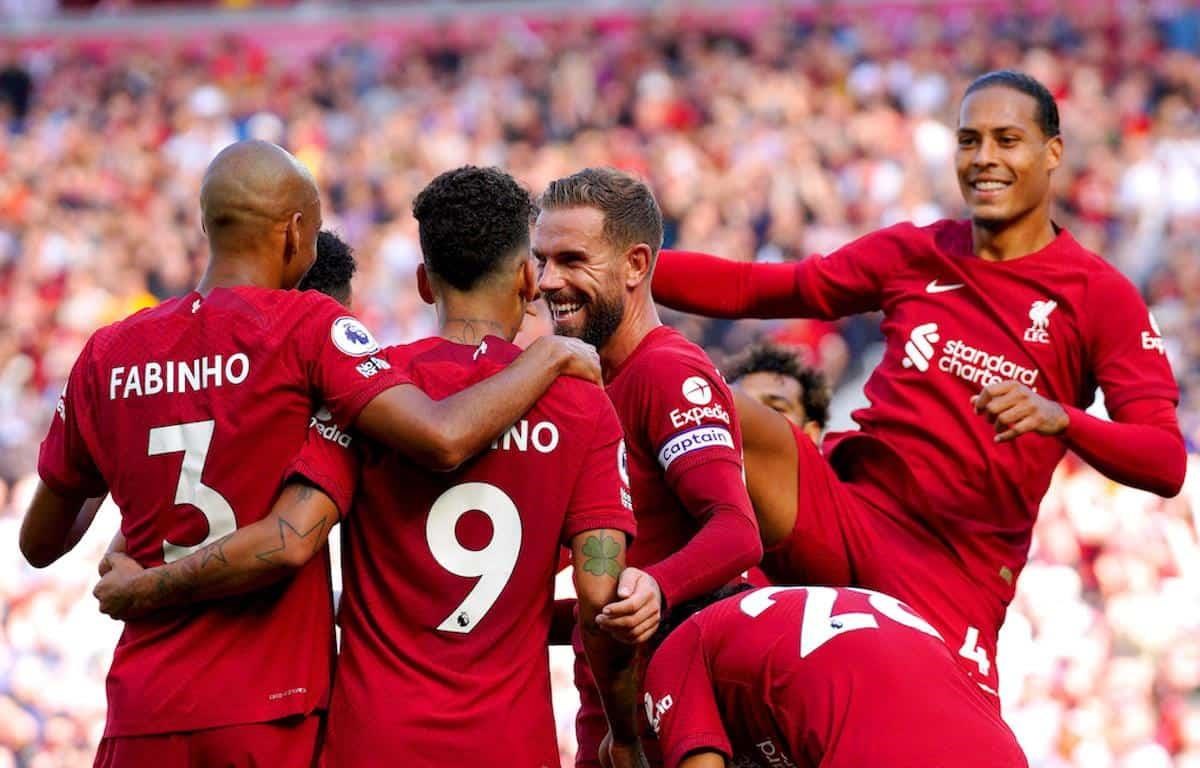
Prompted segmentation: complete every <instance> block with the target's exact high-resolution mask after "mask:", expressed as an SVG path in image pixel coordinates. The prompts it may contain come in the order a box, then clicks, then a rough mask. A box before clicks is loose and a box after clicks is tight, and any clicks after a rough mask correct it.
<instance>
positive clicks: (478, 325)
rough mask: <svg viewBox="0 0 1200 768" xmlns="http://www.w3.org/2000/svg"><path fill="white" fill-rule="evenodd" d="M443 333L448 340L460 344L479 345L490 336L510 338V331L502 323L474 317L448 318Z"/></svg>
mask: <svg viewBox="0 0 1200 768" xmlns="http://www.w3.org/2000/svg"><path fill="white" fill-rule="evenodd" d="M442 332H443V335H444V336H445V337H446V338H447V339H449V340H450V341H456V342H458V343H459V344H478V343H479V342H481V341H483V337H484V336H487V335H488V334H491V335H493V336H499V337H500V338H502V339H506V338H508V329H507V328H505V327H504V325H503V324H502V323H498V322H496V321H495V320H484V319H480V318H474V317H450V318H446V323H445V325H444V327H443V331H442Z"/></svg>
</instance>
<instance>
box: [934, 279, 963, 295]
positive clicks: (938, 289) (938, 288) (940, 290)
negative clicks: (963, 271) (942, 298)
mask: <svg viewBox="0 0 1200 768" xmlns="http://www.w3.org/2000/svg"><path fill="white" fill-rule="evenodd" d="M962 287H963V284H962V283H951V284H950V285H938V281H937V280H930V281H929V285H927V286H925V292H926V293H945V292H946V291H957V290H958V289H959V288H962Z"/></svg>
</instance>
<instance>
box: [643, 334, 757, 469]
mask: <svg viewBox="0 0 1200 768" xmlns="http://www.w3.org/2000/svg"><path fill="white" fill-rule="evenodd" d="M705 362H706V363H707V361H705ZM640 381H641V382H642V386H643V388H644V389H643V392H642V393H641V395H642V402H644V403H645V408H644V410H643V412H642V413H643V418H644V419H645V420H646V421H645V425H644V427H645V429H644V433H645V435H646V436H647V437H648V438H649V440H650V447H651V448H652V449H653V451H654V454H655V456H656V457H657V459H658V464H659V466H660V467H661V468H662V470H663V473H664V475H665V476H666V478H667V480H668V482H670V481H671V480H672V478H674V477H678V476H679V475H680V474H682V473H683V472H685V471H686V470H688V469H690V468H691V467H694V466H698V465H700V464H706V463H708V462H710V461H732V462H734V463H735V464H737V465H738V466H739V467H740V466H741V463H742V455H741V445H739V443H738V440H737V439H736V437H735V435H736V432H735V428H734V424H733V420H734V418H735V415H734V409H733V395H732V394H730V392H729V387H728V386H727V385H726V384H725V380H724V379H723V378H722V377H721V374H720V373H718V372H717V369H716V368H714V367H712V365H711V364H703V363H701V362H699V361H694V360H690V359H687V358H684V359H682V360H681V359H680V358H679V357H678V356H670V357H667V356H665V355H664V356H663V359H662V364H661V365H658V366H657V367H656V368H655V370H654V371H653V373H652V374H649V375H645V376H642V377H641V378H640Z"/></svg>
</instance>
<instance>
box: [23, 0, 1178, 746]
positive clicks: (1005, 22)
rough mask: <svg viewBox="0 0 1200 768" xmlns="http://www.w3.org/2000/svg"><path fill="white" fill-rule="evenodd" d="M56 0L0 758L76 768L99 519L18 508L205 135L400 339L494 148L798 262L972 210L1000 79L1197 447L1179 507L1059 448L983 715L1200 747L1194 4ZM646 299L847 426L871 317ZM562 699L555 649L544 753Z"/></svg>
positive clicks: (533, 173) (35, 2)
mask: <svg viewBox="0 0 1200 768" xmlns="http://www.w3.org/2000/svg"><path fill="white" fill-rule="evenodd" d="M63 5H65V6H67V9H63V8H59V7H57V5H56V3H55V1H54V0H0V768H6V767H7V766H13V765H16V766H31V767H32V766H36V767H37V768H50V767H51V766H85V765H90V764H91V754H92V750H93V749H94V745H95V743H96V742H97V740H98V738H99V734H100V732H101V730H102V726H103V718H104V689H103V676H104V671H105V669H106V668H107V664H108V657H109V655H110V653H111V649H112V647H113V644H114V642H115V639H116V635H117V633H118V631H119V625H118V624H117V623H115V622H112V621H110V620H108V619H107V618H105V617H102V616H101V615H100V614H99V613H98V612H97V610H96V605H95V602H94V600H93V599H92V598H91V596H90V590H91V587H92V585H93V584H94V581H95V577H94V568H95V563H96V562H97V560H98V558H99V552H100V551H101V550H102V548H103V546H104V544H105V542H106V541H107V538H108V536H109V535H110V533H111V532H112V530H113V529H114V527H115V525H116V521H115V518H114V516H113V515H114V513H113V511H112V510H111V509H106V510H104V511H103V512H102V513H101V516H100V518H99V519H98V522H97V524H96V526H95V527H94V529H93V531H92V532H91V533H90V534H89V535H88V536H87V537H86V538H85V540H84V541H83V543H82V544H81V545H80V546H79V548H77V550H76V551H75V552H73V553H71V555H69V556H68V557H67V558H66V559H65V560H64V561H62V562H60V563H58V564H56V565H55V566H53V567H51V568H49V569H47V570H45V571H34V570H32V569H31V568H29V567H28V566H26V565H25V564H24V561H23V560H22V558H21V557H20V555H19V553H18V551H17V546H16V542H17V529H18V527H19V525H20V514H21V511H22V510H23V509H24V507H25V504H26V500H27V498H28V494H29V493H30V492H31V489H32V482H31V481H32V478H33V475H32V471H33V467H34V463H35V459H36V451H37V444H38V441H39V440H40V438H41V436H42V434H43V432H44V429H45V426H46V424H47V422H48V419H49V416H50V414H51V412H52V410H53V404H54V402H55V399H56V398H57V396H58V393H59V390H60V389H61V387H62V383H63V380H64V378H65V376H66V373H67V371H68V369H69V366H70V365H71V363H72V361H73V360H74V358H75V356H76V354H77V353H78V351H79V349H80V348H81V346H82V344H83V342H84V340H85V339H86V337H87V335H88V334H89V333H90V332H91V331H92V330H93V329H95V328H96V327H97V326H99V325H101V324H104V323H107V322H110V321H112V320H115V319H117V318H120V317H122V316H124V315H126V314H127V313H129V312H132V311H134V310H136V309H139V308H141V307H145V306H148V305H151V304H153V303H155V302H156V301H158V300H161V299H163V298H165V297H167V296H170V295H173V294H176V293H180V292H184V291H186V290H187V289H189V288H190V287H191V286H192V285H193V284H194V282H195V281H196V279H197V276H198V274H199V269H200V268H201V266H202V264H203V262H204V259H205V243H204V240H203V238H202V235H201V232H200V226H199V222H198V215H197V214H198V205H197V190H198V182H199V178H200V175H201V173H202V172H203V169H204V167H205V165H206V164H207V162H208V160H209V159H210V158H211V157H212V156H213V155H214V154H215V152H216V151H217V150H218V149H220V148H221V147H222V146H224V145H225V144H227V143H229V142H230V141H233V140H235V139H238V138H242V137H247V136H257V137H262V138H268V139H271V140H273V141H277V142H279V143H281V144H283V145H285V146H286V147H288V148H289V149H290V150H291V151H293V152H294V153H296V154H297V155H298V156H299V157H300V158H301V159H302V160H303V161H304V162H305V163H307V164H308V165H309V166H310V167H311V168H312V169H313V171H314V172H315V173H316V175H317V178H318V180H319V183H320V185H321V189H322V196H323V201H324V205H325V218H326V221H327V223H328V225H329V226H331V227H332V228H334V229H336V230H337V231H339V232H340V233H341V234H342V235H343V236H344V237H345V238H346V239H347V240H348V241H349V242H350V243H351V244H353V245H354V246H355V247H356V248H357V252H358V257H359V263H360V269H359V275H358V277H357V279H356V281H355V294H356V298H355V301H356V309H357V310H358V311H359V312H360V313H361V314H362V315H364V316H365V318H366V319H367V320H368V322H369V324H370V325H371V326H372V327H373V328H375V329H376V330H377V332H378V333H379V335H380V336H381V337H382V338H383V339H384V340H386V341H389V342H403V341H407V340H411V339H415V338H418V337H421V336H424V335H427V334H429V333H432V332H433V331H434V322H433V321H434V318H433V315H432V313H431V311H430V310H429V309H428V308H426V307H425V306H424V305H423V304H422V303H421V302H420V300H419V299H418V297H417V295H416V292H415V290H414V289H413V282H414V281H413V271H414V268H415V265H416V263H417V261H418V259H419V252H418V245H417V241H416V228H415V225H414V222H413V220H412V218H411V216H410V215H409V203H410V200H411V198H412V196H413V195H414V194H415V192H416V191H417V190H419V189H420V188H421V186H423V185H424V183H425V182H427V181H428V180H429V179H430V178H432V177H433V176H434V175H435V174H436V173H438V172H440V171H442V170H445V169H447V168H450V167H453V166H456V165H460V164H463V163H467V162H471V163H476V164H497V165H502V166H504V167H506V168H508V169H510V170H511V171H512V172H513V173H514V174H516V175H517V176H518V177H519V178H520V179H521V180H522V181H523V182H524V183H526V184H527V185H529V187H530V188H532V189H533V190H535V191H536V190H540V189H541V188H542V187H543V186H544V185H545V183H546V182H547V181H549V180H550V179H552V178H555V177H557V176H561V175H565V174H567V173H569V172H571V171H573V170H575V169H577V168H578V167H581V166H583V165H595V164H606V165H615V166H619V167H622V168H625V169H629V170H633V171H636V172H638V173H640V174H642V175H643V176H644V177H646V178H647V179H648V180H649V181H650V182H651V184H652V186H653V188H654V189H655V190H656V193H657V194H658V196H659V200H660V202H661V204H662V207H663V210H664V214H665V216H666V222H667V228H666V231H667V236H666V237H667V244H668V245H674V246H678V247H685V248H695V249H703V250H707V251H709V252H714V253H719V254H722V255H726V256H728V257H730V258H736V259H745V260H764V261H778V260H787V259H794V258H798V257H800V256H803V255H805V254H808V253H813V252H823V251H827V250H830V249H832V248H834V247H836V246H837V245H839V244H841V243H844V242H846V241H848V240H850V239H851V238H853V237H854V236H856V235H858V234H861V233H863V232H866V231H868V230H871V229H874V228H877V227H880V226H883V225H886V224H889V223H892V222H895V221H898V220H905V219H911V220H915V221H917V222H921V223H924V222H930V221H933V220H936V219H938V218H941V217H945V216H956V215H959V213H960V212H961V203H960V199H959V195H958V191H957V187H956V183H955V179H954V175H953V172H952V168H951V156H952V153H953V151H954V146H955V140H954V135H953V130H952V126H953V124H954V121H955V105H956V103H957V101H958V98H959V96H960V94H961V92H962V90H963V88H964V87H965V85H966V83H967V82H968V81H969V80H970V79H971V78H972V77H973V76H975V75H976V74H978V73H980V72H982V71H985V70H987V69H993V68H999V67H1016V68H1020V69H1024V70H1026V71H1028V72H1030V73H1031V74H1033V75H1034V76H1036V77H1037V78H1039V79H1040V80H1042V81H1043V82H1044V83H1046V84H1047V85H1048V86H1049V87H1050V88H1051V90H1052V91H1053V92H1054V93H1055V95H1056V96H1057V97H1058V99H1059V103H1060V107H1061V111H1062V122H1063V129H1064V135H1065V139H1066V146H1067V153H1066V164H1065V167H1063V168H1061V169H1060V170H1059V172H1058V173H1057V175H1056V179H1055V182H1056V185H1057V189H1058V194H1059V197H1058V200H1059V204H1058V206H1057V214H1056V220H1057V221H1058V222H1059V223H1060V224H1062V225H1065V226H1067V227H1068V228H1070V229H1071V230H1072V232H1073V233H1074V234H1075V235H1076V237H1077V238H1078V239H1079V240H1080V241H1081V242H1082V243H1084V244H1085V245H1086V246H1088V247H1089V248H1092V249H1094V250H1096V251H1098V252H1099V253H1101V254H1103V255H1105V256H1106V257H1107V258H1109V259H1111V260H1112V261H1113V262H1114V263H1115V264H1117V265H1118V266H1119V267H1120V268H1121V269H1122V270H1123V271H1124V272H1125V273H1126V274H1127V275H1129V277H1130V278H1132V279H1133V280H1134V281H1135V282H1136V283H1137V284H1138V285H1139V286H1140V287H1141V289H1142V290H1143V292H1144V295H1145V297H1146V300H1147V302H1148V303H1149V304H1150V306H1151V307H1152V309H1153V311H1154V313H1155V314H1156V316H1157V318H1158V321H1159V323H1160V325H1161V327H1162V330H1163V333H1164V336H1165V338H1166V340H1167V350H1168V353H1169V354H1170V357H1171V360H1172V363H1173V365H1174V368H1175V372H1176V374H1177V375H1178V377H1179V380H1180V384H1181V388H1182V393H1183V402H1182V404H1181V407H1180V418H1181V422H1182V425H1183V429H1184V434H1185V436H1186V437H1187V438H1188V445H1189V449H1190V450H1191V451H1193V456H1192V460H1191V461H1192V470H1193V471H1191V472H1190V473H1189V477H1188V481H1187V484H1186V486H1185V488H1184V491H1183V493H1182V494H1181V495H1180V496H1179V497H1178V498H1176V499H1173V500H1170V501H1163V500H1159V499H1157V498H1155V497H1152V496H1150V495H1148V494H1145V493H1140V492H1136V491H1131V490H1128V489H1124V488H1121V487H1119V486H1116V485H1114V484H1112V483H1110V482H1108V481H1107V480H1105V479H1104V478H1102V477H1101V476H1100V475H1099V474H1097V473H1096V472H1094V471H1092V470H1090V469H1088V468H1086V467H1084V466H1081V465H1080V464H1079V463H1078V462H1075V461H1071V460H1070V459H1068V460H1067V461H1066V462H1065V463H1064V464H1063V466H1062V467H1061V468H1060V471H1059V473H1058V475H1057V477H1056V479H1055V482H1054V484H1053V486H1052V488H1051V491H1050V493H1049V494H1048V496H1047V497H1046V500H1045V503H1044V504H1043V507H1042V512H1041V519H1040V522H1039V524H1038V528H1037V531H1036V536H1035V543H1034V548H1033V552H1032V556H1031V564H1030V566H1029V567H1028V568H1027V569H1026V571H1025V573H1024V575H1023V576H1022V577H1021V581H1020V588H1019V590H1018V596H1017V598H1016V600H1015V602H1014V604H1013V607H1012V609H1011V611H1010V617H1009V622H1008V624H1007V625H1006V627H1005V631H1004V634H1003V637H1002V646H1001V655H1000V662H999V663H1000V666H1001V673H1002V694H1003V699H1004V703H1005V708H1004V711H1005V716H1006V719H1007V720H1008V722H1009V723H1010V724H1011V725H1012V727H1013V728H1014V730H1015V731H1016V733H1017V736H1018V738H1019V739H1020V741H1021V743H1022V745H1023V746H1024V748H1025V749H1026V751H1027V752H1028V754H1029V757H1030V761H1031V764H1032V765H1034V766H1041V767H1047V768H1049V767H1051V766H1053V767H1054V768H1058V767H1059V766H1087V767H1088V768H1092V767H1095V768H1105V767H1107V766H1113V767H1114V768H1117V767H1119V768H1159V767H1160V766H1162V767H1164V768H1166V767H1167V766H1177V767H1178V768H1185V767H1186V768H1197V767H1198V766H1200V537H1198V536H1197V530H1198V525H1197V515H1198V514H1200V473H1197V472H1196V471H1195V469H1196V464H1197V457H1196V455H1195V453H1194V452H1195V451H1196V446H1197V440H1198V439H1200V253H1198V249H1197V246H1198V245H1200V114H1198V112H1197V108H1198V107H1200V102H1198V99H1200V59H1198V55H1200V10H1197V8H1196V6H1195V4H1194V3H1184V2H1153V3H1150V2H1147V3H1137V2H1112V1H1110V0H1104V1H1103V2H1014V3H988V2H967V1H965V0H964V1H960V2H938V1H936V0H930V1H928V2H871V1H870V0H858V1H855V2H849V3H799V4H786V3H785V4H774V5H771V6H764V5H748V4H745V3H742V4H737V5H734V4H719V3H712V4H705V5H703V6H701V5H692V4H688V5H673V6H671V7H669V8H667V9H663V8H656V7H655V5H656V4H654V3H637V2H625V3H621V2H617V3H610V4H607V5H606V6H605V10H604V12H603V14H602V15H599V16H595V17H590V18H581V17H579V16H578V15H577V13H576V12H577V8H573V7H572V4H570V3H559V2H545V1H543V2H528V3H523V4H522V3H505V4H500V3H496V2H478V3H472V2H459V3H454V2H435V3H410V4H407V5H404V6H400V7H393V6H386V7H385V6H381V5H375V4H371V3H364V2H359V3H352V4H350V5H348V6H339V5H336V4H313V3H304V4H300V5H296V6H295V7H291V6H292V5H293V4H291V3H288V2H272V3H264V4H260V5H259V6H258V7H244V6H249V5H253V4H252V3H248V2H229V3H225V4H223V6H224V7H222V8H219V9H218V8H215V7H209V6H207V5H205V4H203V3H200V4H193V5H191V6H188V7H186V8H183V9H164V8H163V7H162V4H160V3H148V4H146V5H149V6H153V7H152V8H150V9H149V12H147V9H145V8H133V7H132V6H133V5H136V4H134V3H130V2H103V3H100V4H99V5H98V6H97V4H96V3H94V2H64V3H63ZM92 6H97V7H94V8H93V7H92ZM68 11H69V12H68ZM572 14H574V15H572ZM668 319H669V321H670V322H672V323H673V324H675V325H677V326H678V327H680V328H681V329H683V330H684V331H685V332H686V333H688V334H689V335H690V336H691V337H692V338H694V339H697V340H699V341H701V342H703V343H704V345H705V346H706V347H707V348H708V349H709V351H710V353H711V354H712V355H713V357H714V358H715V359H717V360H718V361H720V360H722V359H723V358H725V357H726V356H727V355H728V354H729V353H730V352H733V351H736V350H738V349H739V348H741V347H743V346H744V345H745V344H746V343H748V341H749V340H751V339H753V338H754V337H755V336H756V335H759V334H769V335H771V336H773V337H775V338H777V339H780V340H783V341H786V342H788V343H791V344H794V345H796V346H798V347H800V348H801V349H802V350H803V351H804V352H805V354H806V355H807V356H808V357H809V359H810V360H811V361H813V362H814V363H816V364H818V365H820V366H821V367H823V368H824V369H825V371H826V372H827V373H828V375H829V376H830V377H831V379H832V380H833V381H834V382H835V384H836V385H837V398H836V401H835V414H834V426H835V427H836V426H845V425H846V424H847V423H848V416H847V414H848V412H849V410H850V409H851V408H852V407H854V405H855V404H856V403H857V402H858V401H859V400H860V399H861V397H862V396H861V384H862V381H863V374H864V372H865V371H869V369H870V366H871V364H872V361H873V359H874V358H875V356H877V354H878V349H877V348H876V346H875V345H876V342H877V338H878V336H877V333H878V331H877V321H876V319H875V318H871V317H865V318H852V319H850V320H847V321H845V322H840V323H824V322H812V321H799V322H777V323H757V322H744V323H728V322H710V321H704V320H700V319H697V318H690V317H682V316H670V317H669V318H668ZM1024 439H1037V438H1024ZM1147 460H1148V461H1153V460H1154V459H1153V457H1147ZM573 696H574V694H573V691H572V689H571V684H570V677H569V667H568V666H567V664H566V663H565V662H564V657H563V655H562V654H559V655H557V656H556V658H555V697H556V703H557V705H558V707H557V709H558V712H559V719H560V732H561V734H562V744H563V754H564V760H567V759H568V758H569V755H570V753H571V751H572V750H573V744H572V740H573V737H572V729H571V717H572V707H573ZM564 764H565V763H564Z"/></svg>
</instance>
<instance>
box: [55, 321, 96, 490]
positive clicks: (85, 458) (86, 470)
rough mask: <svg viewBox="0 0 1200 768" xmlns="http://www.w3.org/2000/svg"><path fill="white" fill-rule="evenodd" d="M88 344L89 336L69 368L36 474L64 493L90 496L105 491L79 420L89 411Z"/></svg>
mask: <svg viewBox="0 0 1200 768" xmlns="http://www.w3.org/2000/svg"><path fill="white" fill-rule="evenodd" d="M93 339H94V337H93ZM92 347H93V341H92V340H89V341H88V343H87V345H86V346H85V347H84V348H83V351H82V352H80V354H79V358H78V359H77V360H76V361H75V365H74V366H73V367H72V368H71V374H70V376H69V377H68V378H67V383H66V385H65V386H64V387H63V391H62V394H61V395H60V396H59V398H58V406H57V407H56V408H55V410H54V416H53V417H51V419H50V429H49V431H48V432H47V434H46V439H45V440H43V441H42V446H41V449H40V450H39V452H38V475H39V476H40V477H41V478H42V482H44V483H45V484H46V485H47V486H49V487H50V489H51V490H53V491H54V492H55V493H57V494H59V495H61V496H64V497H87V498H92V497H96V496H103V495H104V494H105V493H107V492H108V485H107V483H106V482H105V481H104V478H103V477H102V476H101V474H100V470H99V469H98V468H97V466H96V462H95V459H94V458H93V455H92V453H91V451H90V450H89V448H88V446H87V442H86V441H85V439H84V436H83V435H84V428H85V427H84V424H83V422H84V420H85V419H86V418H87V414H88V413H89V412H90V408H89V405H88V391H89V390H88V386H87V377H88V374H89V370H90V366H91V364H92V362H91V361H92Z"/></svg>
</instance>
